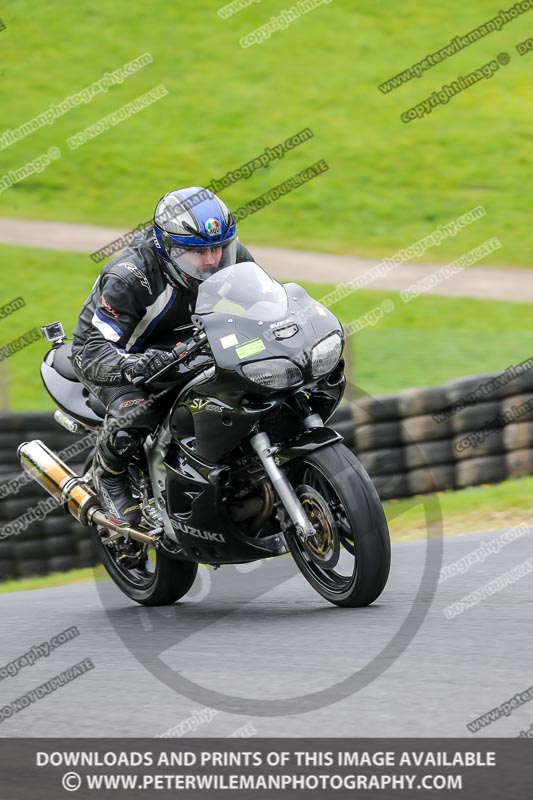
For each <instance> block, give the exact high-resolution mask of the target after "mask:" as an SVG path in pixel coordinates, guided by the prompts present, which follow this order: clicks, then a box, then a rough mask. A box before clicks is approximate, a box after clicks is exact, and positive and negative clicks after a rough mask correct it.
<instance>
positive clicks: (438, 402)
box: [0, 369, 533, 581]
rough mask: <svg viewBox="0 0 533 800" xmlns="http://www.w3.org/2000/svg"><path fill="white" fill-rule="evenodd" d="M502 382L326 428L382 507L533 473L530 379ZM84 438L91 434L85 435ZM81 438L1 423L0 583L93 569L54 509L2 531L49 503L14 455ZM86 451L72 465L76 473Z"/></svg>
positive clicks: (358, 405) (356, 411)
mask: <svg viewBox="0 0 533 800" xmlns="http://www.w3.org/2000/svg"><path fill="white" fill-rule="evenodd" d="M501 375H502V373H494V374H491V375H482V376H474V377H469V378H461V379H459V380H454V381H451V382H450V383H447V384H445V385H443V386H438V387H432V388H424V389H407V390H405V391H403V392H400V393H399V394H396V395H388V396H386V397H369V396H365V397H360V398H358V399H356V400H355V401H354V402H352V403H343V404H342V405H341V406H340V407H339V409H338V410H337V411H336V412H335V414H334V415H333V417H332V419H331V420H330V421H329V422H328V427H332V428H334V429H335V430H337V431H338V432H339V433H340V434H341V435H342V436H343V437H344V442H345V444H346V445H347V446H348V447H349V448H350V449H351V450H353V452H354V453H355V454H356V455H357V457H358V458H359V459H360V461H361V462H362V464H363V465H364V467H365V468H366V470H367V472H368V473H369V474H370V476H371V478H372V479H373V481H374V483H375V485H376V489H377V491H378V493H379V495H380V497H381V499H382V500H388V499H392V498H401V497H410V496H413V495H415V494H424V493H428V492H434V491H441V490H444V489H460V488H463V487H465V486H475V485H479V484H482V483H495V482H499V481H502V480H504V479H505V478H507V477H518V476H521V475H531V474H533V370H532V369H529V370H527V371H525V372H523V373H522V374H520V375H518V376H516V377H515V378H513V379H512V380H510V381H508V382H506V383H503V382H502V383H501V384H500V383H499V382H498V381H497V380H496V379H497V378H498V377H499V376H500V377H501ZM83 436H86V434H83V435H82V437H83ZM82 437H79V436H74V435H72V434H70V433H68V432H67V431H66V430H64V429H63V428H61V426H59V425H58V424H57V423H56V422H55V421H54V418H53V416H52V414H49V413H25V414H14V413H2V414H0V581H4V580H6V579H8V578H21V577H26V576H29V575H36V574H46V573H49V572H56V571H65V570H69V569H74V568H78V567H88V566H93V565H94V564H96V563H97V561H98V559H97V557H96V551H95V549H94V546H93V544H92V541H91V538H90V535H89V531H88V529H87V528H84V527H82V526H81V525H80V524H79V523H77V522H75V520H74V519H73V518H72V517H70V515H68V514H66V513H65V512H64V511H63V510H62V509H61V508H57V509H54V510H53V511H52V512H51V513H48V514H47V515H46V516H45V517H44V518H43V519H41V520H39V519H36V520H35V521H33V522H31V523H30V524H29V525H28V526H27V527H26V529H25V530H23V531H21V532H20V533H16V534H15V535H9V536H3V535H2V528H4V526H6V525H8V524H9V523H12V522H13V521H14V520H17V519H20V517H21V516H22V515H24V514H27V513H28V511H29V510H30V509H32V508H33V507H36V506H37V505H38V504H39V502H40V501H43V500H45V499H47V498H48V495H47V494H46V492H45V491H44V490H43V489H41V488H40V487H39V486H38V485H37V484H36V483H35V481H26V482H24V483H23V485H22V486H19V487H18V488H17V489H16V490H13V489H12V488H11V487H8V485H7V484H8V483H9V482H10V481H12V480H13V479H16V478H18V477H20V475H21V468H20V464H19V461H18V457H17V447H18V446H19V445H20V444H21V443H22V442H25V441H29V440H31V439H41V440H42V441H43V442H44V443H45V444H46V445H48V447H50V448H51V449H52V450H54V451H55V452H57V453H59V452H60V451H62V450H63V449H65V448H67V447H72V446H73V445H75V444H76V443H77V442H78V441H80V439H81V438H82ZM89 452H90V448H88V449H87V450H86V451H84V452H82V453H78V454H77V455H76V456H75V457H73V458H66V459H65V460H66V461H67V463H68V464H69V465H70V466H71V467H72V468H73V469H74V470H75V471H76V472H78V473H79V474H81V473H82V471H83V466H84V463H85V460H86V458H87V456H88V454H89Z"/></svg>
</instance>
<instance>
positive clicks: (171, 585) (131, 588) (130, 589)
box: [91, 528, 198, 606]
mask: <svg viewBox="0 0 533 800" xmlns="http://www.w3.org/2000/svg"><path fill="white" fill-rule="evenodd" d="M91 536H92V537H93V540H94V542H95V545H96V551H97V554H98V557H99V559H100V561H101V562H102V564H103V565H104V567H105V568H106V570H107V572H108V573H109V575H110V577H111V578H112V579H113V581H114V583H115V584H116V585H117V586H118V588H119V589H120V590H121V592H124V594H126V595H127V596H128V597H129V598H130V599H131V600H135V602H136V603H140V604H141V605H143V606H168V605H171V604H172V603H175V602H176V600H180V599H181V598H182V597H183V596H184V595H186V594H187V592H188V591H189V590H190V588H191V587H192V585H193V583H194V580H195V578H196V573H197V572H198V564H195V563H192V562H190V561H178V560H177V559H174V558H170V557H169V556H167V555H164V554H163V553H161V552H159V551H157V550H154V551H153V553H154V557H155V562H154V561H150V560H149V559H147V561H146V565H145V566H144V567H141V568H132V569H127V568H126V567H124V566H119V564H118V563H117V561H116V560H115V558H114V557H113V554H112V552H111V550H110V548H109V546H106V545H104V544H102V540H101V539H100V534H99V533H98V530H97V529H96V528H91ZM135 544H137V543H135ZM139 547H140V548H142V545H139Z"/></svg>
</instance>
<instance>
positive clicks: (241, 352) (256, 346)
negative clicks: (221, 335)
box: [235, 339, 266, 358]
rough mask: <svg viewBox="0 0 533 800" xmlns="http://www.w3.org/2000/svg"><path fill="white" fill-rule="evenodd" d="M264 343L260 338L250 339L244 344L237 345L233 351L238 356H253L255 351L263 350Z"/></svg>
mask: <svg viewBox="0 0 533 800" xmlns="http://www.w3.org/2000/svg"><path fill="white" fill-rule="evenodd" d="M265 349H266V348H265V345H264V344H263V341H262V339H252V340H251V341H249V342H246V343H245V344H241V345H239V347H236V348H235V352H236V353H237V355H238V356H239V358H248V356H255V354H256V353H260V352H261V351H262V350H265Z"/></svg>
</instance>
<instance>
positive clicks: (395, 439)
mask: <svg viewBox="0 0 533 800" xmlns="http://www.w3.org/2000/svg"><path fill="white" fill-rule="evenodd" d="M328 425H330V426H331V427H333V428H335V429H336V430H338V432H339V433H341V434H342V435H343V436H344V437H345V443H346V444H347V445H348V446H349V447H350V449H352V450H353V451H354V453H355V454H356V455H357V457H358V458H359V459H360V461H361V462H362V464H363V465H364V467H365V469H366V470H367V472H368V473H369V474H370V476H371V477H372V479H373V481H374V483H375V485H376V488H377V490H378V492H379V495H380V497H381V499H382V500H388V499H392V498H400V497H411V496H413V495H415V494H425V493H428V492H434V491H441V490H444V489H461V488H463V487H465V486H475V485H479V484H483V483H497V482H500V481H502V480H505V479H506V478H508V477H518V476H521V475H531V474H533V369H531V366H529V368H526V369H525V370H523V371H522V372H521V373H520V374H518V375H516V376H515V377H514V378H512V379H511V377H510V376H509V374H506V373H503V372H502V373H493V374H490V375H480V376H472V377H468V378H460V379H458V380H454V381H450V383H447V384H444V385H443V386H437V387H431V388H423V389H407V390H405V391H403V392H400V393H399V394H396V395H388V396H386V397H369V396H366V397H361V398H358V399H356V400H355V401H354V402H352V403H350V404H343V405H341V407H340V408H339V409H338V410H337V411H336V412H335V415H334V416H333V418H332V420H330V421H329V423H328Z"/></svg>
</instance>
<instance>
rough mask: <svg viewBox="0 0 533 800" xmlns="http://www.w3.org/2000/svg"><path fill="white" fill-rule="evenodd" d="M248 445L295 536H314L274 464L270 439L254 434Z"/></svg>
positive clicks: (299, 505)
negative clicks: (287, 518)
mask: <svg viewBox="0 0 533 800" xmlns="http://www.w3.org/2000/svg"><path fill="white" fill-rule="evenodd" d="M250 444H251V445H252V447H253V449H254V450H255V452H256V453H257V457H258V458H259V460H260V462H261V464H262V465H263V467H264V470H265V472H266V474H267V475H268V477H269V478H270V480H271V481H272V486H273V487H274V491H275V492H276V494H277V495H278V497H279V499H280V500H281V502H282V503H283V506H284V508H285V510H286V512H287V514H288V515H289V518H290V520H291V522H292V523H293V525H294V527H295V529H296V533H297V535H298V536H299V537H300V539H302V540H305V539H309V538H310V537H311V536H314V535H315V534H316V531H315V529H314V528H313V526H312V525H311V523H310V522H309V519H308V518H307V514H306V513H305V511H304V509H303V506H302V504H301V503H300V501H299V499H298V497H297V496H296V492H295V491H294V489H293V488H292V486H291V484H290V483H289V480H288V478H287V476H286V475H285V473H284V472H283V470H281V469H280V468H279V467H278V466H277V464H276V463H275V461H274V459H273V457H272V453H273V452H274V451H275V448H273V447H272V446H271V444H270V439H269V438H268V436H267V434H266V433H262V432H261V433H256V434H255V435H254V436H252V437H251V438H250Z"/></svg>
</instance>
